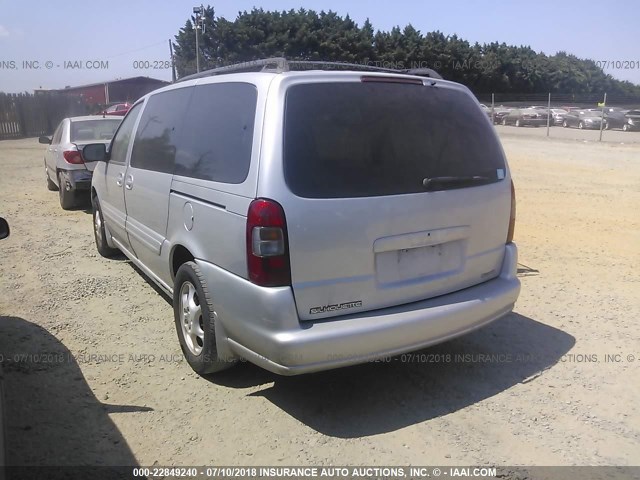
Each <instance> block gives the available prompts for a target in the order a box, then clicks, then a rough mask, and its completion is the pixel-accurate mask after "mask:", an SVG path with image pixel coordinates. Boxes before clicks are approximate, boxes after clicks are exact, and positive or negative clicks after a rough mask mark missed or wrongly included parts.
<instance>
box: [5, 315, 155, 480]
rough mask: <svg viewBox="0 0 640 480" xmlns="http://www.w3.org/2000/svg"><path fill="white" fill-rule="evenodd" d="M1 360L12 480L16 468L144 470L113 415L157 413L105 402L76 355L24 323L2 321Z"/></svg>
mask: <svg viewBox="0 0 640 480" xmlns="http://www.w3.org/2000/svg"><path fill="white" fill-rule="evenodd" d="M0 356H1V358H2V371H3V373H2V375H3V377H4V381H3V391H4V398H3V400H2V401H3V407H4V412H5V416H6V418H5V425H6V433H5V434H6V463H7V465H8V466H9V467H10V468H9V470H8V474H9V477H11V475H10V474H11V471H12V468H11V467H13V470H14V473H15V467H24V466H28V467H41V466H65V465H66V466H89V467H95V466H137V465H138V464H137V461H136V459H135V457H134V455H133V453H132V452H131V450H130V448H129V446H128V445H127V442H126V441H125V439H124V437H123V436H122V434H121V433H120V431H119V430H118V428H117V427H116V425H115V424H114V423H113V421H112V420H111V419H110V418H109V414H113V413H123V414H126V412H141V411H151V410H152V409H151V408H148V407H138V406H133V405H113V404H105V403H102V402H100V401H99V400H98V399H97V398H96V397H95V396H94V394H93V392H92V391H91V389H90V388H89V385H88V384H87V382H86V381H85V378H84V376H83V374H82V371H81V370H80V367H79V365H78V363H77V361H76V359H75V358H74V357H73V355H72V354H71V352H70V351H69V350H68V349H67V348H66V347H65V346H64V345H63V344H62V343H61V342H60V341H59V340H58V339H57V338H56V337H54V336H53V335H52V334H50V333H49V332H48V331H47V330H45V329H44V328H42V327H40V326H38V325H36V324H34V323H31V322H29V321H27V320H24V319H22V318H18V317H10V316H0ZM18 471H20V469H18ZM23 473H29V472H23ZM89 473H92V474H95V473H96V472H89ZM105 473H106V472H105ZM43 478H44V477H43Z"/></svg>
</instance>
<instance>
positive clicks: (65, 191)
mask: <svg viewBox="0 0 640 480" xmlns="http://www.w3.org/2000/svg"><path fill="white" fill-rule="evenodd" d="M121 121H122V119H121V118H118V117H116V118H113V117H106V118H100V117H95V116H88V117H71V118H65V119H63V120H62V121H61V122H60V124H59V125H58V128H56V130H55V132H54V134H53V136H52V137H40V138H39V141H40V143H42V144H46V145H48V146H47V149H46V150H45V152H44V171H45V178H46V181H47V188H48V189H49V190H51V191H55V190H58V191H59V193H60V205H61V206H62V208H63V209H65V210H68V209H70V208H73V207H74V206H76V203H77V202H76V200H77V199H76V196H77V195H76V194H77V192H78V191H80V190H84V191H88V190H89V187H90V186H91V172H92V171H93V168H94V167H95V163H91V162H88V163H87V162H85V161H84V158H83V157H82V150H83V148H84V146H85V145H87V144H88V143H96V142H102V143H103V144H105V145H107V144H109V142H110V141H111V138H112V137H113V134H114V132H115V131H116V128H118V125H120V122H121Z"/></svg>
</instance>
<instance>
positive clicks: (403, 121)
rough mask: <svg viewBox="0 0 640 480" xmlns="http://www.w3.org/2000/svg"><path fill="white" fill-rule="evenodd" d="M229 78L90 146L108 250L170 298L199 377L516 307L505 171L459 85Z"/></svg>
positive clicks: (383, 340)
mask: <svg viewBox="0 0 640 480" xmlns="http://www.w3.org/2000/svg"><path fill="white" fill-rule="evenodd" d="M291 64H295V62H291ZM258 66H259V67H260V65H258ZM240 67H241V68H246V66H240ZM232 72H233V70H232V69H230V67H225V70H223V71H222V72H220V70H217V71H214V72H213V75H212V76H206V73H205V74H204V75H203V74H200V75H199V77H198V78H196V79H193V78H191V79H190V78H189V77H187V78H186V79H183V80H181V81H180V82H177V83H175V84H173V85H171V86H168V87H165V88H162V89H159V90H156V91H154V92H152V93H150V94H148V95H146V96H145V97H143V98H142V99H141V100H140V101H139V102H137V103H136V104H135V105H134V106H133V107H132V108H131V110H130V111H129V113H128V114H127V116H126V117H125V118H124V120H123V122H122V124H121V125H120V127H119V129H118V131H117V132H116V134H115V136H114V138H113V140H112V142H111V144H110V146H109V149H108V150H107V149H106V147H105V145H104V144H95V145H88V146H86V147H85V156H86V159H87V161H88V160H91V161H99V164H98V166H97V167H96V169H95V171H94V176H93V181H92V192H91V193H92V202H93V207H94V215H93V219H94V222H93V225H94V236H95V240H96V247H97V249H98V252H99V253H100V254H101V255H104V256H109V255H112V254H113V253H114V252H116V251H117V250H118V249H119V250H121V251H122V252H124V254H125V255H126V256H127V257H128V258H129V259H131V261H132V262H133V263H134V264H135V265H137V266H138V267H139V268H140V269H141V270H142V271H143V272H144V273H145V274H146V275H148V276H149V277H150V278H151V279H152V280H153V281H154V282H155V283H156V284H157V285H158V286H159V287H160V288H161V289H162V290H164V291H165V292H166V293H167V294H168V295H171V296H172V297H173V307H174V322H175V327H176V332H177V335H178V339H179V342H180V346H181V348H182V351H183V352H184V354H185V357H186V359H187V362H188V363H189V365H190V366H191V367H192V368H193V370H194V371H196V372H198V373H200V374H205V373H213V372H216V371H219V370H222V369H225V368H228V367H230V366H232V365H233V364H234V362H235V361H237V360H238V359H239V358H244V359H246V360H248V361H251V362H253V363H256V364H257V365H259V366H261V367H263V368H266V369H267V370H270V371H272V372H275V373H279V374H283V375H295V374H301V373H307V372H314V371H319V370H327V369H330V368H336V367H340V366H346V365H353V364H357V363H364V362H367V361H369V360H371V359H375V358H380V357H385V356H387V355H397V354H399V353H402V352H406V351H412V350H416V349H421V348H423V347H425V346H427V345H433V344H435V343H439V342H443V341H446V340H449V339H450V338H453V337H455V336H458V335H461V334H464V333H466V332H469V331H471V330H473V329H475V328H479V327H481V326H483V325H485V324H487V323H489V322H491V321H493V320H496V319H498V318H500V317H502V316H504V315H506V314H508V313H509V312H510V311H511V310H512V308H513V305H514V302H515V301H516V299H517V297H518V293H519V290H520V282H519V280H518V278H517V276H516V267H517V249H516V246H515V244H514V243H513V241H512V240H513V226H514V222H515V196H514V190H513V183H512V181H511V176H510V173H509V167H508V165H507V161H506V158H505V157H504V153H503V151H502V148H501V146H500V141H499V139H498V137H497V135H496V132H495V131H494V129H493V128H492V127H491V125H490V124H489V123H488V122H487V120H486V116H485V114H484V112H483V111H482V109H481V108H480V106H479V105H478V102H477V101H476V99H475V98H474V97H473V95H472V94H471V92H470V91H469V90H468V89H467V88H466V87H464V86H462V85H460V84H457V83H453V82H448V81H445V80H434V79H433V78H429V79H426V78H423V77H417V76H410V75H399V74H396V73H382V72H379V71H373V72H364V73H363V71H362V70H358V71H343V72H340V73H339V74H338V75H337V74H336V72H335V71H318V70H314V71H293V70H290V68H289V64H288V63H287V68H286V69H284V68H279V69H278V70H269V71H267V72H260V73H251V72H244V73H232ZM310 112H313V114H310ZM434 118H435V119H437V120H438V121H433V119H434ZM125 218H126V221H124V219H125ZM122 300H123V301H126V300H125V299H122ZM132 300H133V299H132Z"/></svg>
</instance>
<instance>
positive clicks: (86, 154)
mask: <svg viewBox="0 0 640 480" xmlns="http://www.w3.org/2000/svg"><path fill="white" fill-rule="evenodd" d="M82 157H83V158H84V161H85V162H106V161H107V160H109V155H108V154H107V147H106V146H105V144H104V143H90V144H89V145H85V147H84V148H83V149H82Z"/></svg>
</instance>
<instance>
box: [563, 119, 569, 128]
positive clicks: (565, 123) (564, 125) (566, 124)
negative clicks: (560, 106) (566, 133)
mask: <svg viewBox="0 0 640 480" xmlns="http://www.w3.org/2000/svg"><path fill="white" fill-rule="evenodd" d="M562 126H563V127H564V128H569V124H568V123H567V121H566V120H564V121H563V122H562Z"/></svg>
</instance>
